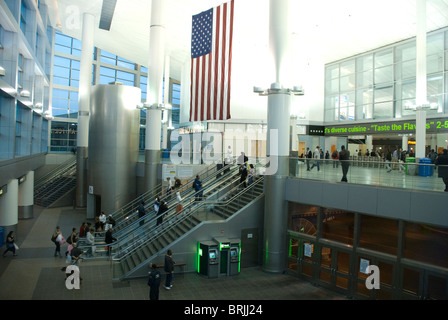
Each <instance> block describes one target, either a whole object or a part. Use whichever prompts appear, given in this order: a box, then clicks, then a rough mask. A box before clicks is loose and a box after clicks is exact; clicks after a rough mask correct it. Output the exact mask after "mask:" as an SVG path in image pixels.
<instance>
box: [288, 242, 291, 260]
mask: <svg viewBox="0 0 448 320" xmlns="http://www.w3.org/2000/svg"><path fill="white" fill-rule="evenodd" d="M291 253H292V239H289V253H288V257H290V256H291Z"/></svg>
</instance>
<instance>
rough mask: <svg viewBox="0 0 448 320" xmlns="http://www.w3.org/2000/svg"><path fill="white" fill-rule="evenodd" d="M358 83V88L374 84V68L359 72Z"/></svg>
mask: <svg viewBox="0 0 448 320" xmlns="http://www.w3.org/2000/svg"><path fill="white" fill-rule="evenodd" d="M356 85H357V87H358V88H363V87H370V86H372V85H373V70H369V71H365V72H361V73H358V74H357V75H356Z"/></svg>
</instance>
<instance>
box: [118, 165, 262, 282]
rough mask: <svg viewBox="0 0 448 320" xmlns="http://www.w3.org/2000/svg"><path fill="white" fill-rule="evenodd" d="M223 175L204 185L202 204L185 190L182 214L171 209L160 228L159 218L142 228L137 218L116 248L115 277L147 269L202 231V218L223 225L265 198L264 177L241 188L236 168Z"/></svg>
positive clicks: (150, 217) (146, 219)
mask: <svg viewBox="0 0 448 320" xmlns="http://www.w3.org/2000/svg"><path fill="white" fill-rule="evenodd" d="M220 173H222V172H220V171H218V172H217V173H216V174H215V175H211V176H210V177H211V179H209V180H208V183H204V190H203V191H204V196H205V198H206V199H205V200H203V201H196V199H195V193H194V191H193V190H192V188H191V187H190V189H191V190H184V192H183V193H182V198H183V200H182V205H183V210H182V212H180V213H179V212H177V211H176V207H175V206H171V207H170V209H169V210H168V212H167V213H166V215H165V216H164V220H163V223H162V224H160V225H157V217H155V216H149V217H145V222H144V225H143V226H139V227H136V226H137V225H139V222H140V221H139V219H137V220H136V221H135V222H134V223H133V224H132V226H133V228H131V229H129V230H132V231H129V232H126V233H123V234H122V236H121V238H120V239H119V241H117V243H116V244H114V246H113V250H112V261H113V266H114V267H113V269H114V271H113V278H114V279H115V280H120V279H124V278H126V277H128V276H130V275H132V273H133V272H135V270H136V269H139V268H141V267H146V266H147V264H148V262H149V261H151V259H153V258H154V257H155V256H157V255H159V254H161V253H162V252H164V251H165V248H166V247H167V246H169V245H172V244H173V243H175V242H177V241H180V240H181V239H182V238H184V237H185V236H186V235H187V234H189V233H190V232H193V231H194V230H196V229H197V228H200V227H201V225H202V224H203V223H204V219H203V218H201V217H204V216H205V217H207V215H212V216H214V217H215V219H219V221H221V222H223V221H226V220H228V219H230V218H231V217H232V216H233V215H235V214H236V213H238V212H239V211H240V210H241V209H242V208H244V207H245V206H247V205H249V204H250V203H251V202H252V201H254V200H256V199H258V198H259V197H260V196H262V195H263V180H264V179H263V178H262V177H261V178H259V179H257V180H256V181H255V182H254V183H253V184H252V185H250V186H248V187H246V188H242V186H241V185H240V182H239V175H238V168H237V166H233V167H232V168H231V170H230V172H229V173H226V174H225V175H223V176H222V177H217V176H218V175H219V174H220ZM174 201H176V200H174ZM205 220H207V219H205Z"/></svg>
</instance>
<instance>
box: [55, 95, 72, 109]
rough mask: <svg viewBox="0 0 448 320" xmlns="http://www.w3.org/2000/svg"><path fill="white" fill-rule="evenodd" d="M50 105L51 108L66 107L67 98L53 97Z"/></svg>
mask: <svg viewBox="0 0 448 320" xmlns="http://www.w3.org/2000/svg"><path fill="white" fill-rule="evenodd" d="M52 102H53V103H52V107H53V108H58V109H64V108H65V109H67V108H68V100H66V99H59V98H54V99H53V101H52Z"/></svg>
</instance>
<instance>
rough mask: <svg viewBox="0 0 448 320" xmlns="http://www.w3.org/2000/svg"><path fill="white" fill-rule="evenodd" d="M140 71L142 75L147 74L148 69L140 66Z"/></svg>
mask: <svg viewBox="0 0 448 320" xmlns="http://www.w3.org/2000/svg"><path fill="white" fill-rule="evenodd" d="M140 69H141V71H142V72H143V73H148V68H146V67H144V66H141V67H140Z"/></svg>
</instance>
